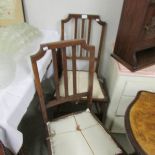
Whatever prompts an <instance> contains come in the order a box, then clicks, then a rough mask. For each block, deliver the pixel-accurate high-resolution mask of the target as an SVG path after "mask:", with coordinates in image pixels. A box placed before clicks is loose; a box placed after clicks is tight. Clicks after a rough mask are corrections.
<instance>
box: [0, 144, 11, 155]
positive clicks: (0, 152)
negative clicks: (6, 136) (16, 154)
mask: <svg viewBox="0 0 155 155" xmlns="http://www.w3.org/2000/svg"><path fill="white" fill-rule="evenodd" d="M0 155H13V153H12V152H11V151H10V150H9V149H8V148H6V147H5V146H4V145H3V143H2V142H1V141H0Z"/></svg>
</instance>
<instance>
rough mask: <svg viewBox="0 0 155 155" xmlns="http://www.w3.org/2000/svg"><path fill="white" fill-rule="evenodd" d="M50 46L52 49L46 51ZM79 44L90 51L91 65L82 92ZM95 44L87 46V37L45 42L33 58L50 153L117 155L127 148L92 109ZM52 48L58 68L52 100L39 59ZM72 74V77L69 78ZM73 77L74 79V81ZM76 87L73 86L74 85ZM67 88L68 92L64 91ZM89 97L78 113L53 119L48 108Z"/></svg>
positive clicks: (56, 67) (55, 67) (56, 68)
mask: <svg viewBox="0 0 155 155" xmlns="http://www.w3.org/2000/svg"><path fill="white" fill-rule="evenodd" d="M43 47H46V49H48V51H47V50H46V51H45V50H43ZM77 47H80V48H82V49H83V50H85V51H87V52H88V54H87V57H86V58H85V60H87V61H88V64H89V68H88V71H87V78H88V83H87V84H85V85H84V86H83V90H82V91H81V90H80V91H79V89H78V87H79V79H80V78H82V77H81V75H80V74H79V73H78V70H77V60H78V59H79V56H78V55H77V52H76V51H77ZM66 48H70V50H71V56H70V57H68V56H66ZM94 50H95V48H94V46H90V45H87V44H86V42H85V41H84V40H70V41H60V42H54V43H48V44H44V45H41V48H40V51H39V52H38V53H37V54H35V55H34V56H32V57H31V61H32V67H33V72H34V79H35V86H36V90H37V94H38V96H39V100H40V107H41V111H42V116H43V120H44V123H45V128H46V131H47V138H46V140H47V144H48V150H49V154H54V155H116V154H123V151H122V150H121V149H120V148H119V146H118V145H117V144H116V143H115V142H114V140H113V139H112V137H111V136H110V135H109V133H108V132H107V131H106V130H105V129H104V128H103V126H102V124H101V122H100V121H98V120H97V118H96V117H95V115H93V113H92V111H91V107H92V89H93V75H94V59H95V57H94ZM49 51H51V53H52V62H53V69H54V82H55V87H56V96H55V98H54V99H52V100H50V101H48V102H47V101H46V100H45V96H44V93H43V89H42V86H41V81H40V79H39V73H38V68H37V61H39V60H40V59H41V58H42V57H43V56H44V55H45V53H46V52H49ZM59 52H61V53H62V54H61V57H62V58H61V59H63V78H64V83H63V87H64V88H61V87H60V84H61V82H62V81H61V80H60V79H59V73H58V61H60V59H57V54H58V53H59ZM68 59H69V60H71V62H72V68H71V70H69V72H72V74H70V73H68V69H67V60H68ZM69 76H70V77H69ZM71 79H72V80H71ZM71 87H72V88H71ZM63 91H64V94H63V93H62V92H63ZM83 98H85V102H83V104H86V105H87V107H88V109H87V110H85V111H82V112H75V113H71V114H69V115H65V116H61V117H59V118H55V119H54V120H52V121H50V118H49V115H48V112H47V110H50V109H51V108H52V107H55V106H60V105H62V104H65V103H68V102H69V103H70V102H73V103H75V104H77V103H78V101H79V100H82V99H83Z"/></svg>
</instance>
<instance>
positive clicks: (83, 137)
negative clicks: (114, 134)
mask: <svg viewBox="0 0 155 155" xmlns="http://www.w3.org/2000/svg"><path fill="white" fill-rule="evenodd" d="M48 128H49V133H50V135H51V137H50V141H51V147H52V151H53V155H62V154H64V155H115V154H119V153H122V151H121V150H120V148H119V147H118V146H117V145H116V143H115V142H114V141H113V139H112V138H111V136H110V135H109V134H108V133H107V132H106V131H105V130H104V128H103V127H102V126H101V125H100V124H99V122H98V121H97V120H96V119H95V118H94V116H93V115H92V114H91V113H90V112H89V110H87V111H85V112H81V113H78V114H74V115H70V116H67V117H64V118H61V119H58V120H56V121H53V122H49V123H48Z"/></svg>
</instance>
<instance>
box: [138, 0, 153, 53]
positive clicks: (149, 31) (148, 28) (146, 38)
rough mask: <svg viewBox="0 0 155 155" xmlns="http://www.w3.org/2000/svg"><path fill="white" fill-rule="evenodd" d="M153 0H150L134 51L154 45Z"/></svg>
mask: <svg viewBox="0 0 155 155" xmlns="http://www.w3.org/2000/svg"><path fill="white" fill-rule="evenodd" d="M154 42H155V1H154V2H153V1H152V2H150V4H149V6H148V10H147V13H146V16H145V19H144V24H143V26H142V31H141V35H140V38H139V42H138V43H137V48H136V51H140V50H143V49H146V48H151V47H155V43H154Z"/></svg>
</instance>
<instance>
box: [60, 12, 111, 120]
mask: <svg viewBox="0 0 155 155" xmlns="http://www.w3.org/2000/svg"><path fill="white" fill-rule="evenodd" d="M83 16H84V17H83ZM71 19H74V20H75V28H74V39H77V31H78V20H79V19H82V23H81V34H80V37H81V38H82V39H83V37H84V31H85V28H84V27H85V20H86V19H87V20H89V22H88V23H89V24H88V35H87V38H86V42H87V44H88V45H89V44H90V38H91V27H92V21H93V20H94V21H96V23H97V24H99V25H100V26H101V35H100V40H99V45H98V47H99V48H98V55H97V57H95V61H96V68H95V72H96V73H97V78H98V79H99V84H100V87H101V90H102V93H103V94H104V99H98V98H93V102H94V103H104V104H99V106H101V109H102V116H101V117H102V118H101V120H102V121H103V122H105V119H106V112H107V108H108V103H109V94H108V90H107V86H106V82H105V79H103V80H102V81H103V82H101V80H100V79H101V78H100V77H99V74H98V73H99V62H100V57H101V51H102V48H103V40H104V34H105V29H106V22H104V21H102V20H101V19H100V16H99V15H93V14H69V15H68V17H67V18H65V19H62V20H61V40H65V38H64V34H65V24H66V23H67V22H69V21H70V20H71ZM80 52H81V51H80ZM80 59H81V60H82V59H83V57H82V54H81V58H80ZM96 105H97V104H96ZM96 107H97V106H96Z"/></svg>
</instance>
